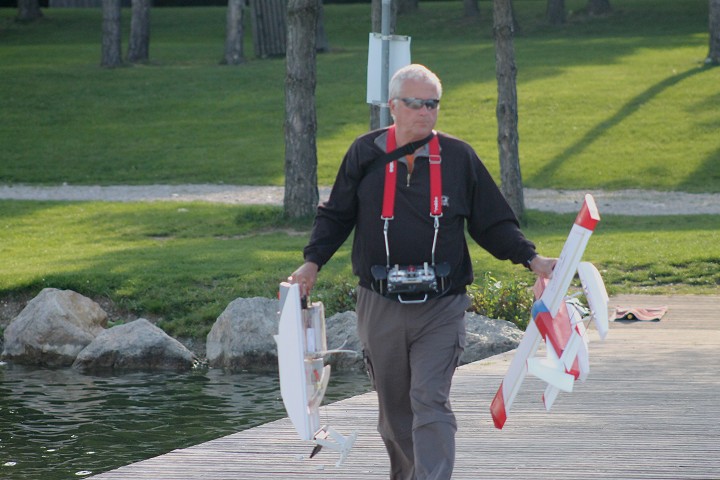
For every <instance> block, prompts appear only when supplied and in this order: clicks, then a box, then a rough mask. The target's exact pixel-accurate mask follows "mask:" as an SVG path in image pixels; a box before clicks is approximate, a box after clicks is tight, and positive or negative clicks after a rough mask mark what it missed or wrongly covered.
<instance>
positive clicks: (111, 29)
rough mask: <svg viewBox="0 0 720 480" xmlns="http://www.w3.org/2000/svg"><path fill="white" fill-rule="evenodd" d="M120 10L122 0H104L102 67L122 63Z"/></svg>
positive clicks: (116, 65)
mask: <svg viewBox="0 0 720 480" xmlns="http://www.w3.org/2000/svg"><path fill="white" fill-rule="evenodd" d="M120 11H121V8H120V0H102V18H103V23H102V59H101V60H100V66H102V67H119V66H120V65H122V55H121V53H120V40H121V30H120Z"/></svg>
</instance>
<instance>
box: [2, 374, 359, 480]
mask: <svg viewBox="0 0 720 480" xmlns="http://www.w3.org/2000/svg"><path fill="white" fill-rule="evenodd" d="M369 389H370V385H369V382H368V380H367V377H366V376H365V375H364V374H361V373H348V374H338V373H335V374H333V377H331V382H330V386H329V387H328V391H327V395H326V402H327V401H334V400H339V399H342V398H347V397H350V396H353V395H357V394H360V393H364V392H367V391H369ZM284 416H286V413H285V410H284V407H283V404H282V399H281V397H280V385H279V382H278V379H277V375H276V374H275V375H273V374H251V373H237V374H230V373H225V372H223V371H220V370H200V371H193V372H188V373H174V372H173V373H165V372H163V373H146V372H144V373H126V374H108V375H97V374H96V375H88V374H83V373H80V372H77V371H75V370H73V369H69V368H68V369H39V368H29V367H22V366H19V365H12V364H5V363H0V478H2V479H3V480H20V479H22V480H28V479H42V480H55V479H69V478H85V477H87V476H90V475H93V474H98V473H101V472H105V471H108V470H112V469H114V468H117V467H120V466H122V465H127V464H129V463H133V462H137V461H140V460H143V459H146V458H150V457H154V456H157V455H161V454H163V453H167V452H169V451H171V450H173V449H176V448H184V447H188V446H191V445H195V444H198V443H202V442H205V441H208V440H211V439H214V438H218V437H221V436H224V435H229V434H231V433H235V432H238V431H241V430H245V429H248V428H251V427H254V426H257V425H260V424H263V423H267V422H269V421H272V420H276V419H278V418H282V417H284Z"/></svg>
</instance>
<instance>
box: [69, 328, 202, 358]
mask: <svg viewBox="0 0 720 480" xmlns="http://www.w3.org/2000/svg"><path fill="white" fill-rule="evenodd" d="M195 360H196V358H195V355H194V354H193V353H192V352H191V351H190V350H188V349H187V348H186V347H185V346H184V345H183V344H182V343H180V342H179V341H177V340H175V339H174V338H172V337H170V336H169V335H168V334H166V333H165V332H164V331H162V330H161V329H160V328H158V327H156V326H155V325H153V324H152V323H150V322H149V321H147V320H146V319H144V318H139V319H137V320H134V321H132V322H130V323H126V324H123V325H117V326H115V327H112V328H110V329H107V330H105V331H103V332H102V333H100V334H99V335H98V336H97V337H95V339H94V340H93V341H92V342H90V344H89V345H88V346H87V347H85V349H83V350H82V351H81V352H80V353H79V354H78V356H77V358H76V359H75V362H74V363H73V367H74V368H78V369H81V370H98V369H116V370H117V369H122V370H189V369H190V368H192V366H193V364H194V362H195Z"/></svg>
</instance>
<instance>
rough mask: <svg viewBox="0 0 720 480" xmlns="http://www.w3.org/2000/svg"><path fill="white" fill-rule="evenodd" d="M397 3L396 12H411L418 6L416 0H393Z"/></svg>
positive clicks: (416, 9) (415, 10)
mask: <svg viewBox="0 0 720 480" xmlns="http://www.w3.org/2000/svg"><path fill="white" fill-rule="evenodd" d="M393 3H394V4H395V3H396V4H397V13H398V14H402V13H413V12H417V11H418V8H419V4H418V0H393Z"/></svg>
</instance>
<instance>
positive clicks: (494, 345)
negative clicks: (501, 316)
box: [460, 312, 524, 365]
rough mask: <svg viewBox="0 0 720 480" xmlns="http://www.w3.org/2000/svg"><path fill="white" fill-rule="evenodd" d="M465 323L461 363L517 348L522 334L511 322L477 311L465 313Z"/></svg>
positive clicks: (475, 360)
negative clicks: (463, 349) (480, 313)
mask: <svg viewBox="0 0 720 480" xmlns="http://www.w3.org/2000/svg"><path fill="white" fill-rule="evenodd" d="M465 324H466V326H465V330H466V338H465V351H464V352H463V354H462V355H461V356H460V364H462V365H464V364H466V363H472V362H477V361H478V360H482V359H483V358H487V357H491V356H493V355H497V354H498V353H503V352H507V351H508V350H512V349H513V348H517V346H518V345H519V344H520V340H521V339H522V336H523V334H524V332H523V331H522V330H520V329H519V328H518V327H517V326H516V325H515V324H514V323H512V322H508V321H507V320H495V319H492V318H488V317H485V316H483V315H478V314H477V313H471V312H468V313H466V314H465Z"/></svg>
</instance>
